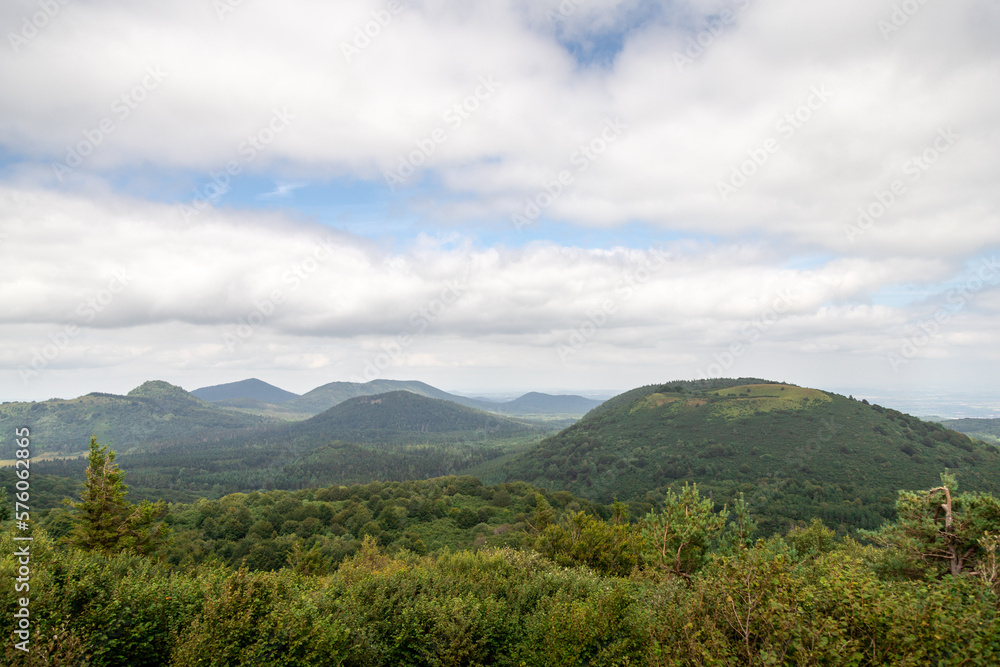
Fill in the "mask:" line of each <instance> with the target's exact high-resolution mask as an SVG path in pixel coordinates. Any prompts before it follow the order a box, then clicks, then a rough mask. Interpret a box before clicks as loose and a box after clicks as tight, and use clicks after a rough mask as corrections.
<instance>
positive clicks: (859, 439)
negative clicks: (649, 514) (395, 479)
mask: <svg viewBox="0 0 1000 667" xmlns="http://www.w3.org/2000/svg"><path fill="white" fill-rule="evenodd" d="M504 469H505V473H506V476H505V477H503V479H507V480H515V479H516V480H524V481H528V482H530V483H532V484H535V485H537V486H543V487H546V488H549V489H562V490H567V491H570V492H572V493H573V494H575V495H579V496H583V497H586V498H590V499H592V500H595V501H598V502H604V503H607V502H611V500H613V499H615V498H620V499H623V500H626V501H628V502H630V504H632V505H633V506H634V507H635V506H638V505H640V504H648V505H649V506H653V505H656V504H657V503H661V502H662V501H663V499H664V497H665V494H666V493H667V492H668V491H669V490H673V491H674V492H677V491H678V490H679V489H680V487H681V486H682V485H683V484H684V483H697V484H698V487H699V488H700V489H701V490H702V493H703V494H706V495H710V496H711V497H712V498H713V499H714V500H715V503H716V509H718V508H721V507H722V506H723V505H724V504H726V503H729V504H730V506H732V503H733V502H734V501H735V500H736V498H737V497H738V496H739V494H740V493H744V494H745V498H746V502H747V504H748V505H749V506H750V507H751V509H752V510H753V512H754V514H755V517H756V520H757V521H758V522H759V525H760V532H759V533H758V535H760V536H764V535H770V534H773V533H776V532H784V531H786V530H788V529H789V528H790V527H791V526H793V525H798V524H801V523H802V522H808V521H810V520H811V519H812V518H813V517H818V518H821V519H822V520H823V521H824V522H825V523H827V524H828V525H830V526H831V527H833V528H834V529H835V530H836V531H837V532H838V534H844V533H846V532H856V531H857V530H861V529H868V530H871V529H875V528H877V527H878V526H879V525H880V524H881V523H882V522H883V521H885V520H886V519H891V518H893V517H894V516H895V507H894V499H895V495H896V491H897V490H899V489H918V488H928V487H930V486H933V485H934V484H935V483H936V481H937V476H938V474H939V473H940V471H941V470H942V469H948V470H951V471H953V472H954V473H955V474H957V475H958V476H959V477H960V478H961V479H962V484H963V486H964V487H965V488H967V489H969V490H975V491H983V492H990V493H997V492H1000V450H998V449H997V448H996V447H992V446H989V445H986V444H984V443H980V442H974V441H972V440H970V439H969V438H968V437H967V436H965V435H963V434H961V433H958V432H956V431H951V430H948V429H946V428H943V427H942V426H940V425H938V424H934V423H931V422H924V421H921V420H920V419H917V418H915V417H912V416H910V415H905V414H903V413H901V412H898V411H895V410H890V409H885V408H883V407H881V406H877V405H869V404H867V403H865V402H861V401H856V400H853V399H851V398H848V397H846V396H840V395H837V394H832V393H828V392H821V391H818V390H815V389H806V388H802V387H796V386H794V385H787V384H776V383H768V382H766V381H764V380H756V379H748V378H743V379H737V380H732V379H718V380H712V381H699V382H673V383H668V384H665V385H650V386H648V387H640V388H638V389H634V390H632V391H629V392H626V393H624V394H622V395H620V396H618V397H615V398H613V399H611V400H609V401H607V402H605V403H604V404H602V405H601V406H599V407H598V408H595V409H594V410H592V411H591V412H590V413H588V414H587V415H586V416H585V417H584V418H583V419H581V420H580V421H579V422H577V423H576V424H574V425H573V426H571V427H570V428H567V429H565V430H564V431H562V432H560V433H559V434H557V435H554V436H551V437H549V438H546V439H545V440H543V441H542V442H541V444H540V445H539V446H538V447H535V448H532V449H530V450H528V451H526V452H524V453H522V454H519V455H517V456H514V457H512V458H511V459H510V460H508V461H506V462H505V464H504Z"/></svg>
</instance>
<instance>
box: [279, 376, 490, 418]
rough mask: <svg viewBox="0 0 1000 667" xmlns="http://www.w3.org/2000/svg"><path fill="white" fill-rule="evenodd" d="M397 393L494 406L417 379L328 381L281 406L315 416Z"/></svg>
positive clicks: (471, 404) (481, 406)
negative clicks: (348, 402)
mask: <svg viewBox="0 0 1000 667" xmlns="http://www.w3.org/2000/svg"><path fill="white" fill-rule="evenodd" d="M400 390H403V391H409V392H412V393H414V394H418V395H420V396H425V397H427V398H436V399H440V400H444V401H452V402H454V403H458V404H460V405H464V406H466V407H471V408H477V409H480V410H492V409H494V408H495V407H496V405H497V404H496V403H490V402H488V401H481V400H478V399H474V398H466V397H465V396H457V395H455V394H449V393H448V392H446V391H442V390H441V389H438V388H437V387H432V386H431V385H429V384H426V383H424V382H419V381H416V380H372V381H371V382H365V383H363V384H362V383H359V382H330V383H329V384H324V385H323V386H321V387H316V388H315V389H313V390H312V391H310V392H307V393H305V394H303V395H302V396H299V397H298V398H295V399H293V400H291V401H288V402H287V403H285V404H284V406H283V407H284V408H286V409H287V410H288V411H290V412H299V413H305V414H313V415H316V414H319V413H320V412H323V411H324V410H328V409H330V408H332V407H333V406H335V405H338V404H340V403H343V402H344V401H346V400H348V399H351V398H357V397H358V396H375V395H377V394H384V393H387V392H391V391H400Z"/></svg>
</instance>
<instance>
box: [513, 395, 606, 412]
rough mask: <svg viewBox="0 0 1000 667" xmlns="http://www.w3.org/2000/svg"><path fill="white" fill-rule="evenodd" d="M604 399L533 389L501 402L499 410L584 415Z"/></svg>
mask: <svg viewBox="0 0 1000 667" xmlns="http://www.w3.org/2000/svg"><path fill="white" fill-rule="evenodd" d="M601 403H602V401H598V400H595V399H593V398H584V397H583V396H576V395H560V396H553V395H552V394H542V393H540V392H537V391H532V392H529V393H527V394H525V395H524V396H521V397H520V398H516V399H514V400H513V401H508V402H506V403H501V404H499V406H498V407H497V412H500V413H501V414H521V415H528V414H538V415H556V414H558V415H569V414H580V415H584V414H587V413H588V412H590V411H591V410H593V409H594V408H596V407H597V406H599V405H600V404H601Z"/></svg>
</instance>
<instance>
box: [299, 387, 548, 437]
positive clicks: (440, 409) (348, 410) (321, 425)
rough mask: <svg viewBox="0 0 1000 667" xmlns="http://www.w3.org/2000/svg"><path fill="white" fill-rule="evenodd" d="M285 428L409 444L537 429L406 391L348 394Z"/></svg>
mask: <svg viewBox="0 0 1000 667" xmlns="http://www.w3.org/2000/svg"><path fill="white" fill-rule="evenodd" d="M289 430H290V432H291V433H293V434H296V435H298V434H303V433H310V434H311V433H318V434H322V437H323V438H324V439H326V440H344V441H347V442H379V441H382V442H392V441H395V440H399V439H406V440H407V441H408V442H409V443H411V444H412V443H413V442H414V441H420V440H422V439H425V438H430V439H434V437H435V436H438V435H446V434H471V433H476V432H480V433H483V434H487V433H488V434H490V435H500V436H503V435H520V434H527V433H532V432H539V433H540V432H541V430H540V429H539V428H538V427H536V426H533V425H528V424H525V423H523V422H518V421H516V420H513V419H510V418H508V417H504V416H500V415H497V414H494V413H491V412H485V411H483V410H478V409H475V408H470V407H467V406H464V405H459V404H457V403H455V402H453V401H450V400H444V399H438V398H429V397H427V396H421V395H420V394H416V393H414V392H412V391H406V390H397V391H391V392H387V393H384V394H376V395H374V396H356V397H354V398H350V399H348V400H346V401H344V402H343V403H339V404H337V405H335V406H334V407H332V408H330V409H329V410H326V411H325V412H322V413H320V414H318V415H316V416H315V417H312V418H310V419H307V420H306V421H304V422H300V423H297V424H295V425H293V426H291V427H289Z"/></svg>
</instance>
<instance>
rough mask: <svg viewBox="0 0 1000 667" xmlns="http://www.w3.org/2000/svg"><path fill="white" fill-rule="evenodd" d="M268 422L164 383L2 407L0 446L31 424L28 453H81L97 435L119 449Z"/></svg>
mask: <svg viewBox="0 0 1000 667" xmlns="http://www.w3.org/2000/svg"><path fill="white" fill-rule="evenodd" d="M266 423H267V420H265V419H262V418H261V417H256V416H253V415H248V414H244V413H239V412H234V411H232V410H226V409H223V408H220V407H217V406H214V405H212V404H210V403H206V402H204V401H201V400H199V399H197V398H195V397H194V396H192V395H191V394H189V393H187V392H186V391H184V390H183V389H181V388H180V387H175V386H173V385H170V384H167V383H166V382H147V383H145V384H143V385H141V386H140V387H136V388H135V389H133V390H132V391H130V392H129V393H128V395H127V396H119V395H116V394H102V393H92V394H87V395H86V396H81V397H79V398H74V399H70V400H63V399H59V398H53V399H51V400H48V401H41V402H31V403H26V402H25V403H3V404H0V447H3V448H5V449H4V451H7V449H6V447H7V446H8V445H10V444H12V440H11V438H12V437H13V433H14V427H15V426H23V425H24V424H30V425H31V426H32V429H31V432H32V440H31V443H32V449H33V450H34V451H35V452H36V453H38V452H60V453H67V454H68V453H79V452H80V446H81V445H82V444H83V443H85V442H87V438H89V437H90V436H91V435H93V434H96V435H97V437H98V438H99V439H100V440H101V441H103V442H106V443H108V444H109V445H110V446H114V447H116V448H117V449H118V450H119V451H126V450H127V449H129V448H131V447H134V446H138V445H148V444H149V443H151V442H161V441H171V440H177V439H189V440H190V439H194V438H200V437H206V436H208V435H210V434H218V433H221V432H225V431H231V430H233V429H252V428H254V427H259V426H262V425H264V424H266Z"/></svg>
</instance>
